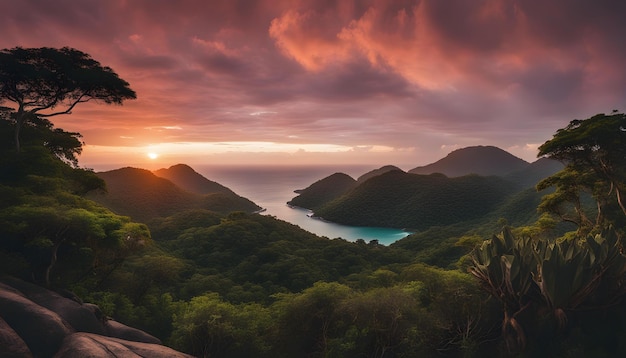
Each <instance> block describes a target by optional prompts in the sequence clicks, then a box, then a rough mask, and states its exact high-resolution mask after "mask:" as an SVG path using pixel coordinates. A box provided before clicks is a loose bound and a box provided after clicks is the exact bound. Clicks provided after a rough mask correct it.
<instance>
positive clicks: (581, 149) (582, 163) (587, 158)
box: [537, 111, 626, 231]
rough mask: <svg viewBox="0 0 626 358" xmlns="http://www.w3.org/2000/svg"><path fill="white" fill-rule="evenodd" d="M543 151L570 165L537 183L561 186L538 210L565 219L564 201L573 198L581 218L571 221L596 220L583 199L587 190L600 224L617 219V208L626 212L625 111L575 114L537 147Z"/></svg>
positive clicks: (542, 153)
mask: <svg viewBox="0 0 626 358" xmlns="http://www.w3.org/2000/svg"><path fill="white" fill-rule="evenodd" d="M539 156H546V157H549V158H552V159H557V160H559V161H561V162H563V163H564V164H565V165H566V166H565V168H564V169H563V170H561V171H560V172H559V173H556V174H555V175H553V176H551V177H549V178H546V179H544V180H543V181H541V182H540V183H539V184H538V185H537V188H538V189H539V190H541V189H545V188H548V187H551V186H556V189H557V190H556V191H555V193H554V194H551V195H547V196H545V197H544V199H543V202H542V205H541V206H540V209H544V210H546V211H550V212H555V213H557V214H558V215H559V216H561V218H563V219H564V218H565V215H564V212H563V205H562V204H563V203H566V202H567V203H571V204H573V205H574V209H575V211H576V213H577V218H575V219H572V220H568V221H572V222H575V223H577V224H578V225H579V228H581V227H583V226H584V225H585V223H587V224H588V225H589V224H592V225H593V223H592V222H591V221H590V219H588V218H587V217H586V216H585V213H584V211H582V205H581V202H580V194H581V193H582V192H587V193H590V194H591V195H592V196H593V197H594V199H595V200H596V204H597V208H598V215H597V217H596V222H595V225H596V226H603V225H604V224H606V223H607V222H609V223H610V222H611V221H612V220H615V218H616V216H615V215H614V214H613V212H619V211H620V210H621V212H622V213H623V214H624V216H626V207H625V204H624V198H623V194H622V193H623V191H624V190H626V115H624V114H623V113H618V112H617V111H613V113H612V114H610V115H605V114H597V115H595V116H593V117H591V118H588V119H585V120H579V119H575V120H573V121H571V122H570V123H569V124H568V125H567V126H566V127H565V128H562V129H559V130H558V131H557V132H556V133H555V134H554V136H553V138H552V139H550V140H548V141H547V142H545V143H544V144H543V145H541V146H540V147H539ZM611 198H613V199H611ZM615 205H617V206H615ZM618 207H619V209H618ZM612 208H615V209H617V210H612ZM622 219H624V217H622ZM583 231H584V230H583Z"/></svg>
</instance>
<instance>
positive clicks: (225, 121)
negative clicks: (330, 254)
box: [0, 0, 626, 170]
mask: <svg viewBox="0 0 626 358" xmlns="http://www.w3.org/2000/svg"><path fill="white" fill-rule="evenodd" d="M0 14H2V15H0V17H1V20H0V34H2V35H1V36H0V48H13V47H16V46H20V47H64V46H68V47H72V48H75V49H78V50H81V51H83V52H86V53H88V54H90V55H91V56H92V57H93V58H94V59H95V60H97V61H99V62H100V63H101V64H102V65H103V66H109V67H111V68H112V69H113V70H114V71H115V72H116V73H117V74H118V75H119V76H120V77H121V78H123V79H124V80H126V81H128V82H129V83H130V86H131V88H132V89H133V90H135V91H136V92H137V99H136V100H132V101H127V102H125V103H124V104H123V105H122V106H111V105H105V104H97V103H86V104H82V105H80V106H77V107H76V108H75V109H74V110H73V111H72V114H71V115H65V116H57V117H52V118H51V119H53V122H54V123H55V125H56V126H57V127H60V128H63V129H65V130H68V131H75V132H80V133H81V134H82V135H83V140H84V142H85V146H84V150H83V154H82V155H81V157H80V163H81V166H85V167H89V168H94V169H99V168H103V167H105V166H107V165H108V166H111V165H119V166H140V167H144V168H155V169H156V168H158V167H164V166H169V165H173V164H176V163H187V164H191V165H193V164H205V165H208V164H243V165H265V164H285V165H294V164H333V165H335V164H372V165H386V164H393V165H397V166H400V167H402V168H403V169H406V170H408V169H411V168H413V167H416V166H420V165H425V164H429V163H432V162H434V161H436V160H438V159H440V158H442V157H444V156H445V155H447V154H448V153H449V152H451V151H452V150H455V149H459V148H463V147H467V146H473V145H494V146H497V147H500V148H502V149H504V150H507V151H509V152H510V153H512V154H514V155H516V156H518V157H520V158H522V159H524V160H527V161H529V162H531V161H534V160H535V159H536V156H537V147H538V146H539V145H541V144H542V143H543V142H545V141H546V140H548V139H550V138H551V137H552V135H553V134H554V133H555V131H556V130H558V129H559V128H562V127H564V126H566V125H567V123H569V121H571V120H572V119H584V118H588V117H590V116H592V115H594V114H597V113H610V112H611V111H612V110H614V109H617V110H619V111H622V112H623V111H624V110H625V109H626V66H625V65H624V64H626V41H624V39H623V36H624V34H626V21H624V14H626V2H624V1H620V0H614V1H612V0H597V1H591V0H588V1H581V0H545V1H536V0H396V1H394V0H335V1H331V0H212V1H203V0H177V1H171V0H107V1H100V0H55V1H48V0H20V1H13V0H0ZM4 105H7V103H6V102H5V103H4ZM148 155H151V157H152V158H150V157H149V156H148Z"/></svg>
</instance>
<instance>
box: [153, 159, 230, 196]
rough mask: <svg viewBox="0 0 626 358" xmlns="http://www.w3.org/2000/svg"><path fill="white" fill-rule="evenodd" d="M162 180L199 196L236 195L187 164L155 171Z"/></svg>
mask: <svg viewBox="0 0 626 358" xmlns="http://www.w3.org/2000/svg"><path fill="white" fill-rule="evenodd" d="M153 173H154V174H155V175H156V176H158V177H161V178H165V179H167V180H169V181H171V182H172V183H174V184H176V185H178V186H179V187H181V188H182V189H184V190H187V191H190V192H192V193H197V194H211V193H226V194H232V195H236V194H235V193H234V192H233V191H232V190H230V189H229V188H227V187H225V186H223V185H222V184H220V183H216V182H214V181H212V180H209V179H207V178H205V177H203V176H202V174H200V173H198V172H196V171H195V170H193V168H191V167H190V166H188V165H186V164H176V165H172V166H171V167H169V168H167V169H166V168H161V169H159V170H155V171H153Z"/></svg>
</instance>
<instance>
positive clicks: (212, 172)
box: [194, 165, 409, 245]
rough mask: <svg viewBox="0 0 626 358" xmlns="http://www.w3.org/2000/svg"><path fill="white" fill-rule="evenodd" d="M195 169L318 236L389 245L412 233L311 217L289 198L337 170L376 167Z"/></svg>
mask: <svg viewBox="0 0 626 358" xmlns="http://www.w3.org/2000/svg"><path fill="white" fill-rule="evenodd" d="M194 169H195V170H196V171H197V172H198V173H200V174H202V175H203V176H204V177H206V178H207V179H210V180H213V181H216V182H218V183H220V184H222V185H224V186H226V187H228V188H230V189H231V190H233V191H234V192H235V193H237V194H239V195H241V196H243V197H246V198H248V199H250V200H252V201H253V202H255V203H256V204H257V205H259V206H261V207H263V208H265V209H266V211H264V212H263V214H265V215H272V216H275V217H276V218H278V219H281V220H284V221H287V222H290V223H292V224H294V225H298V226H300V227H301V228H303V229H304V230H307V231H309V232H312V233H314V234H316V235H318V236H325V237H328V238H331V239H334V238H342V239H345V240H348V241H356V240H358V239H363V240H365V241H366V242H369V241H371V240H378V242H379V243H380V244H384V245H389V244H391V243H393V242H395V241H398V240H400V239H401V238H403V237H405V236H407V235H408V234H409V233H407V232H405V231H403V230H400V229H391V228H379V227H355V226H347V225H339V224H335V223H331V222H327V221H323V220H320V219H316V218H311V217H308V216H307V214H309V213H310V211H309V210H306V209H302V208H293V207H289V206H288V205H287V202H288V201H289V200H291V199H292V198H293V197H294V196H296V195H298V194H296V193H294V190H297V189H304V188H306V187H307V186H309V185H311V184H313V183H314V182H315V181H317V180H320V179H323V178H325V177H327V176H329V175H331V174H333V173H336V172H342V173H345V174H348V175H350V176H352V177H353V178H355V179H356V178H357V177H359V176H360V175H362V174H364V173H366V172H368V171H370V170H372V169H376V167H371V166H341V167H339V166H301V167H291V166H289V167H287V166H275V167H267V166H263V167H260V166H259V167H249V166H246V167H244V166H198V165H196V166H194Z"/></svg>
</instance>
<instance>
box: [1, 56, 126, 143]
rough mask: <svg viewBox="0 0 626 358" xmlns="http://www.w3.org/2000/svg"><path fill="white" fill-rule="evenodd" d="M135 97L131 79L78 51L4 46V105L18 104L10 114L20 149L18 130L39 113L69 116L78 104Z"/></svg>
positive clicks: (118, 100) (47, 115)
mask: <svg viewBox="0 0 626 358" xmlns="http://www.w3.org/2000/svg"><path fill="white" fill-rule="evenodd" d="M134 98H136V95H135V92H134V91H133V90H131V89H130V87H129V84H128V82H126V81H124V80H122V79H120V78H119V77H118V75H117V74H116V73H115V72H114V71H113V70H112V69H111V68H110V67H103V66H102V65H100V63H98V61H96V60H94V59H92V58H91V57H90V56H89V55H88V54H86V53H83V52H81V51H78V50H76V49H72V48H69V47H64V48H61V49H55V48H49V47H42V48H21V47H15V48H12V49H3V50H0V104H1V103H3V102H12V103H13V104H14V105H15V106H16V107H15V108H12V110H13V112H14V113H13V115H12V118H13V119H14V120H15V126H14V127H15V137H14V140H15V148H16V151H17V152H20V149H21V146H20V131H21V130H22V128H23V127H24V126H25V125H26V124H27V123H29V122H31V121H33V120H36V118H37V117H52V116H56V115H60V114H69V113H71V111H72V109H74V107H75V106H76V105H78V104H79V103H85V102H88V101H92V100H93V101H102V102H104V103H107V104H122V102H123V101H124V100H127V99H134ZM57 108H58V109H57Z"/></svg>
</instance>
